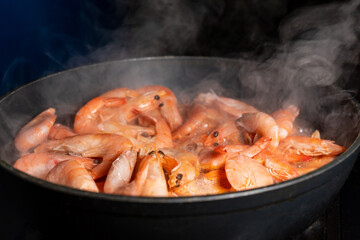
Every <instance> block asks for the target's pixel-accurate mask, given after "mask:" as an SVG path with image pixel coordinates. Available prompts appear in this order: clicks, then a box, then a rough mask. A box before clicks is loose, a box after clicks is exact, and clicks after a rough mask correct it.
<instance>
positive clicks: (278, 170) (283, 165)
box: [254, 150, 300, 182]
mask: <svg viewBox="0 0 360 240" xmlns="http://www.w3.org/2000/svg"><path fill="white" fill-rule="evenodd" d="M254 158H255V159H256V160H258V161H260V162H262V163H263V165H264V166H265V167H266V168H267V170H268V172H269V173H270V174H271V176H273V177H274V178H275V179H276V180H277V181H280V182H281V181H285V180H289V179H291V178H294V177H298V176H300V175H299V173H298V172H297V171H296V170H295V169H294V168H293V167H292V166H291V165H290V163H288V162H286V161H284V160H283V159H281V158H279V157H278V156H277V155H276V154H273V153H272V152H270V151H269V150H264V151H262V152H261V153H259V154H258V155H256V156H255V157H254Z"/></svg>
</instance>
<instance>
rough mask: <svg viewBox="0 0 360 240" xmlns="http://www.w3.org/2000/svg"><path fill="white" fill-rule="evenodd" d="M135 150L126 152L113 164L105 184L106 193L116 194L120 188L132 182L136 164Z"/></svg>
mask: <svg viewBox="0 0 360 240" xmlns="http://www.w3.org/2000/svg"><path fill="white" fill-rule="evenodd" d="M136 155H137V154H136V151H135V149H129V150H124V151H123V152H122V153H121V154H120V156H119V157H118V158H116V160H115V161H114V162H113V163H112V166H111V168H110V170H109V172H108V174H107V177H106V181H105V183H104V192H105V193H116V192H117V189H118V188H122V187H124V186H125V185H126V184H128V183H129V182H130V179H131V176H132V173H133V170H134V167H135V163H136V159H137V156H136Z"/></svg>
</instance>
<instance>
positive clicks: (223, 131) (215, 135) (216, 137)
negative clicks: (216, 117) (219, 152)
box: [204, 120, 242, 146]
mask: <svg viewBox="0 0 360 240" xmlns="http://www.w3.org/2000/svg"><path fill="white" fill-rule="evenodd" d="M229 143H230V144H241V143H242V142H241V141H240V132H239V130H238V128H237V127H236V125H235V121H234V120H229V121H227V122H225V123H223V124H221V125H220V126H218V127H217V128H216V129H214V130H213V131H212V132H211V133H210V134H209V135H208V137H207V138H206V140H205V143H204V145H205V146H217V145H220V144H229Z"/></svg>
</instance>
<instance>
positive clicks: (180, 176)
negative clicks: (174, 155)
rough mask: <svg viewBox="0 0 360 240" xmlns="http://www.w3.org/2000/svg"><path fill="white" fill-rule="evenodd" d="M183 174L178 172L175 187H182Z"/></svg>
mask: <svg viewBox="0 0 360 240" xmlns="http://www.w3.org/2000/svg"><path fill="white" fill-rule="evenodd" d="M182 177H183V175H182V174H181V173H178V174H177V175H176V181H175V187H180V183H179V182H180V180H181V179H182Z"/></svg>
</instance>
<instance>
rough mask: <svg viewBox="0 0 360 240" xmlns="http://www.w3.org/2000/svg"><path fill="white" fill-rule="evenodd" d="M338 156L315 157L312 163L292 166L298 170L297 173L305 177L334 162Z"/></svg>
mask: <svg viewBox="0 0 360 240" xmlns="http://www.w3.org/2000/svg"><path fill="white" fill-rule="evenodd" d="M335 158H336V156H320V157H313V158H312V159H311V161H307V162H296V163H293V164H292V166H294V168H295V169H296V171H297V172H298V173H299V174H301V175H303V174H306V173H309V172H312V171H315V170H316V169H318V168H320V167H322V166H324V165H325V164H328V163H329V162H331V161H332V160H334V159H335Z"/></svg>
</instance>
